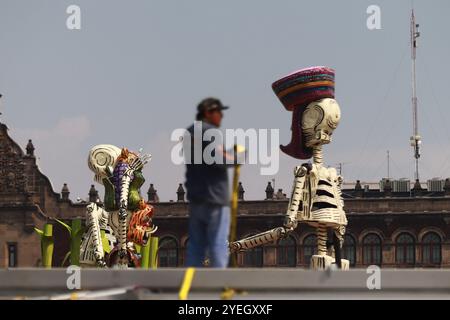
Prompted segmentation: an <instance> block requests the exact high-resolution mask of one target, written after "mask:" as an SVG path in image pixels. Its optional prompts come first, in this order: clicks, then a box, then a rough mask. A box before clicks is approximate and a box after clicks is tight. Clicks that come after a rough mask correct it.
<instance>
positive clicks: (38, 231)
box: [34, 228, 44, 237]
mask: <svg viewBox="0 0 450 320" xmlns="http://www.w3.org/2000/svg"><path fill="white" fill-rule="evenodd" d="M34 231H36V232H37V234H38V235H39V236H41V237H42V236H43V235H44V230H40V229H38V228H34Z"/></svg>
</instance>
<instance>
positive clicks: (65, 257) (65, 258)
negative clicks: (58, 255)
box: [61, 251, 71, 267]
mask: <svg viewBox="0 0 450 320" xmlns="http://www.w3.org/2000/svg"><path fill="white" fill-rule="evenodd" d="M70 253H71V252H70V251H69V252H67V253H66V255H65V256H64V259H63V261H62V263H61V267H64V264H65V263H66V261H67V260H68V259H69V257H70Z"/></svg>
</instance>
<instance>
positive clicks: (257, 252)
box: [243, 247, 264, 268]
mask: <svg viewBox="0 0 450 320" xmlns="http://www.w3.org/2000/svg"><path fill="white" fill-rule="evenodd" d="M243 254H244V267H254V268H261V267H262V266H263V265H264V256H263V248H262V247H255V248H253V249H250V250H246V251H244V252H243Z"/></svg>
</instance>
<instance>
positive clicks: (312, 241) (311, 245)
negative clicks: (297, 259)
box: [303, 234, 317, 265]
mask: <svg viewBox="0 0 450 320" xmlns="http://www.w3.org/2000/svg"><path fill="white" fill-rule="evenodd" d="M315 254H317V236H316V235H315V234H310V235H309V236H306V237H305V238H304V239H303V263H304V264H305V265H309V264H310V263H311V257H312V256H313V255H315Z"/></svg>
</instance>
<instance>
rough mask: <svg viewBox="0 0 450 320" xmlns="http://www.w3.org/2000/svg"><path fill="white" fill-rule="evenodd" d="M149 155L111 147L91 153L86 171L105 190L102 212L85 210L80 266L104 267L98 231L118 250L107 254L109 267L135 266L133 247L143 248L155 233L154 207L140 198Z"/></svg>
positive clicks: (97, 208) (92, 208) (96, 207)
mask: <svg viewBox="0 0 450 320" xmlns="http://www.w3.org/2000/svg"><path fill="white" fill-rule="evenodd" d="M149 159H150V155H143V156H141V155H140V154H136V153H134V152H130V151H128V149H126V148H123V149H119V148H117V147H115V146H112V145H98V146H95V147H93V148H92V149H91V151H90V152H89V157H88V165H89V168H90V169H91V170H92V171H93V172H94V173H95V177H94V180H95V181H97V182H99V183H101V184H103V185H104V187H105V200H104V205H105V208H102V207H100V206H99V205H98V204H97V203H90V204H89V205H88V206H87V212H86V226H87V231H86V234H85V235H84V237H83V240H82V244H81V250H80V262H81V263H82V264H84V265H92V264H97V265H98V266H100V267H105V266H106V265H107V261H106V259H105V254H104V248H103V243H102V238H101V230H105V232H106V231H110V237H109V242H112V243H114V242H116V241H117V246H116V247H115V248H114V249H113V250H112V251H111V252H110V254H109V259H108V262H109V265H110V266H117V267H119V268H126V267H127V266H128V264H129V263H130V262H132V263H133V264H134V265H137V264H138V263H139V261H138V260H137V258H136V255H135V250H134V245H133V244H139V245H145V244H146V243H147V241H148V239H149V238H150V235H151V234H152V233H154V232H155V231H156V230H157V227H155V226H154V225H153V224H152V216H153V207H152V206H150V205H149V204H147V203H145V201H144V200H143V199H142V198H141V196H140V193H139V191H140V187H141V186H142V184H143V183H144V181H145V179H144V177H143V175H142V168H143V166H144V165H145V164H146V163H147V162H148V161H149Z"/></svg>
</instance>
